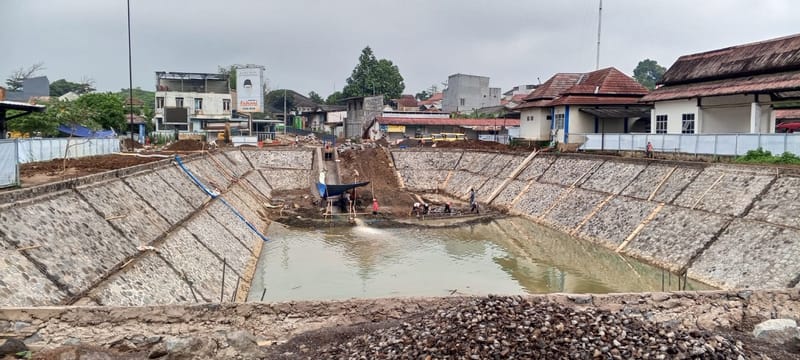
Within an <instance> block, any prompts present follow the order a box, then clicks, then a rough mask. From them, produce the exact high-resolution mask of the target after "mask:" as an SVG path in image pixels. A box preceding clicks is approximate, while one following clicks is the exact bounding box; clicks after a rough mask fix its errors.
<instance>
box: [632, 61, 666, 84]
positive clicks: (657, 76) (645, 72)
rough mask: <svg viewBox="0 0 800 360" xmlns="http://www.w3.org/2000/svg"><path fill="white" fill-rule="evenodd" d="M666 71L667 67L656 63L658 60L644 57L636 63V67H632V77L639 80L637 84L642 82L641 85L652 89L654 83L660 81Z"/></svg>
mask: <svg viewBox="0 0 800 360" xmlns="http://www.w3.org/2000/svg"><path fill="white" fill-rule="evenodd" d="M666 71H667V69H666V68H665V67H663V66H661V65H658V62H656V61H655V60H650V59H644V60H642V61H639V64H638V65H636V69H633V78H634V79H635V80H636V81H637V82H639V84H642V86H644V87H646V88H648V89H650V90H653V89H655V87H656V83H658V82H659V81H661V78H662V77H663V76H664V72H666Z"/></svg>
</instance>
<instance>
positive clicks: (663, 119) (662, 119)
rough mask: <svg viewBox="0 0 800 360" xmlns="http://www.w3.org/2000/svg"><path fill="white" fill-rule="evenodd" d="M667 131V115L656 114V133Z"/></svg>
mask: <svg viewBox="0 0 800 360" xmlns="http://www.w3.org/2000/svg"><path fill="white" fill-rule="evenodd" d="M666 133H667V115H656V134H666Z"/></svg>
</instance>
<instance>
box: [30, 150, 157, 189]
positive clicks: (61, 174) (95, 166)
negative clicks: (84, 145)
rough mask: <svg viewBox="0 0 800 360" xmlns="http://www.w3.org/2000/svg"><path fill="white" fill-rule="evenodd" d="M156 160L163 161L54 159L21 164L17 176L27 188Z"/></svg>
mask: <svg viewBox="0 0 800 360" xmlns="http://www.w3.org/2000/svg"><path fill="white" fill-rule="evenodd" d="M158 160H163V158H157V157H147V158H145V157H136V156H127V155H102V156H88V157H82V158H77V159H67V161H66V163H65V162H64V159H54V160H50V161H43V162H35V163H27V164H21V165H20V166H19V175H20V180H21V182H22V186H23V187H27V186H34V185H39V184H44V183H48V182H53V181H60V180H65V179H71V178H76V177H80V176H84V175H89V174H95V173H100V172H104V171H108V170H116V169H121V168H125V167H129V166H134V165H139V164H146V163H149V162H153V161H158Z"/></svg>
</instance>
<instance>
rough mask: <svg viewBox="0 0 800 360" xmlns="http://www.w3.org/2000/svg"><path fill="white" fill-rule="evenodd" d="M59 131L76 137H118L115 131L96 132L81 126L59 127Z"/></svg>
mask: <svg viewBox="0 0 800 360" xmlns="http://www.w3.org/2000/svg"><path fill="white" fill-rule="evenodd" d="M58 131H60V132H62V133H64V134H67V135H72V136H75V137H92V138H108V137H115V136H117V133H116V132H115V131H114V130H98V131H94V130H92V129H89V128H87V127H85V126H81V125H59V126H58Z"/></svg>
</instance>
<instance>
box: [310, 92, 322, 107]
mask: <svg viewBox="0 0 800 360" xmlns="http://www.w3.org/2000/svg"><path fill="white" fill-rule="evenodd" d="M308 98H309V99H311V101H313V102H314V103H315V104H324V103H325V100H323V99H322V96H319V94H317V92H316V91H311V92H309V93H308Z"/></svg>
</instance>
